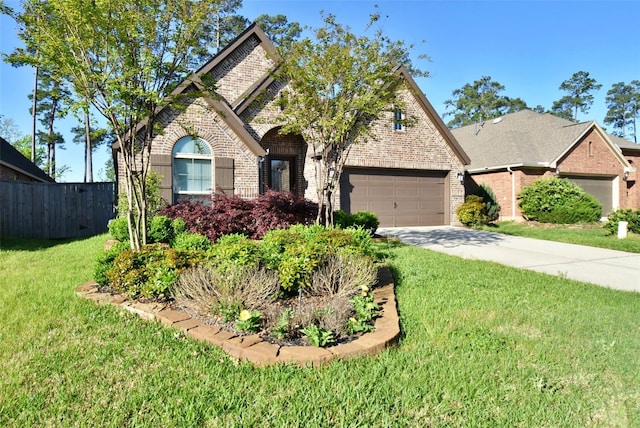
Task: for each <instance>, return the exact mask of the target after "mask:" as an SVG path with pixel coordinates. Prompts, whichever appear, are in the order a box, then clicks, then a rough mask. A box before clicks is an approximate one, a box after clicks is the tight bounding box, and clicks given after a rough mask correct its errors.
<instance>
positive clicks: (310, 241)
mask: <svg viewBox="0 0 640 428" xmlns="http://www.w3.org/2000/svg"><path fill="white" fill-rule="evenodd" d="M261 250H262V262H263V263H264V265H265V267H266V268H267V269H277V271H278V279H279V280H280V283H281V286H282V288H283V289H284V290H286V291H294V290H297V289H298V288H300V287H305V286H307V285H309V281H310V279H311V275H312V274H313V272H314V271H315V270H316V269H317V268H318V267H319V266H321V265H322V264H323V263H324V262H325V261H326V259H327V257H328V256H329V255H332V254H336V253H338V252H350V253H354V254H360V255H362V256H368V255H371V254H372V253H373V250H372V246H371V237H370V236H369V234H368V232H366V231H364V230H363V229H345V230H341V229H332V228H327V227H324V226H320V225H311V226H303V225H296V226H292V227H291V228H289V229H280V230H274V231H271V232H268V233H267V234H266V235H265V236H264V238H263V241H262V247H261Z"/></svg>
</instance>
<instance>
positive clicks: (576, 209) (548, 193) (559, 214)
mask: <svg viewBox="0 0 640 428" xmlns="http://www.w3.org/2000/svg"><path fill="white" fill-rule="evenodd" d="M518 205H519V206H520V209H521V210H522V214H523V215H524V217H525V218H527V219H528V220H535V221H540V222H543V223H560V224H570V223H592V222H596V221H598V220H599V219H600V217H601V215H602V206H601V205H600V203H599V202H598V201H597V200H596V199H595V198H594V197H593V196H591V195H589V194H588V193H586V192H585V191H584V190H583V189H582V188H581V187H580V186H578V185H577V184H575V183H573V182H571V181H569V180H567V179H564V178H558V177H550V178H541V179H539V180H536V181H534V182H533V184H531V185H530V186H525V187H523V188H522V191H521V192H520V200H519V202H518Z"/></svg>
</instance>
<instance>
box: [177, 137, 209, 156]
mask: <svg viewBox="0 0 640 428" xmlns="http://www.w3.org/2000/svg"><path fill="white" fill-rule="evenodd" d="M176 153H190V154H199V155H210V154H211V149H210V148H209V145H208V144H207V143H205V142H204V141H203V140H201V139H200V138H193V137H184V138H181V139H180V140H178V142H177V143H176V144H175V146H173V154H174V155H175V154H176Z"/></svg>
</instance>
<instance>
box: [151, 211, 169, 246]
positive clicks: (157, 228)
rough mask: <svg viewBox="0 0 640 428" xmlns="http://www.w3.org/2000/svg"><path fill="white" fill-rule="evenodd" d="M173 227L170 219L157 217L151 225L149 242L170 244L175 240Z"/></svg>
mask: <svg viewBox="0 0 640 428" xmlns="http://www.w3.org/2000/svg"><path fill="white" fill-rule="evenodd" d="M173 236H174V235H173V225H172V221H171V219H170V218H169V217H167V216H163V215H157V216H155V217H153V218H152V219H151V224H150V225H149V236H148V238H149V241H150V242H151V243H154V242H155V243H160V242H161V243H165V244H168V243H169V242H171V240H172V239H173Z"/></svg>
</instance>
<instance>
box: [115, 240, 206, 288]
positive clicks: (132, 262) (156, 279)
mask: <svg viewBox="0 0 640 428" xmlns="http://www.w3.org/2000/svg"><path fill="white" fill-rule="evenodd" d="M202 258H203V256H202V253H200V252H197V251H179V250H176V249H173V248H162V247H160V246H158V245H147V246H145V247H143V248H141V249H140V251H136V252H133V251H131V250H125V251H121V252H120V253H119V254H118V255H117V256H116V257H115V259H114V260H113V264H112V266H111V268H110V269H109V270H108V271H107V272H106V273H105V276H106V277H107V278H108V280H109V284H111V287H112V288H113V290H114V291H115V292H117V293H123V294H126V295H127V296H129V297H131V298H138V297H144V298H150V299H151V298H166V297H168V296H169V295H170V293H171V287H172V286H173V284H174V283H175V282H176V280H177V279H178V275H179V273H180V272H181V271H183V270H184V269H186V268H187V267H190V266H193V265H195V264H197V263H199V262H200V261H201V260H202Z"/></svg>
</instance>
